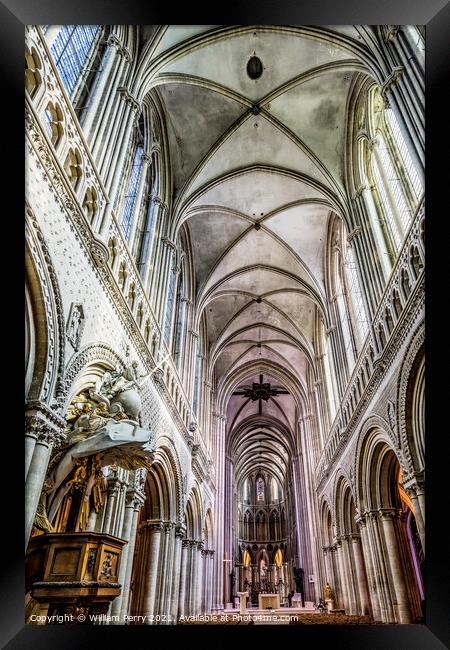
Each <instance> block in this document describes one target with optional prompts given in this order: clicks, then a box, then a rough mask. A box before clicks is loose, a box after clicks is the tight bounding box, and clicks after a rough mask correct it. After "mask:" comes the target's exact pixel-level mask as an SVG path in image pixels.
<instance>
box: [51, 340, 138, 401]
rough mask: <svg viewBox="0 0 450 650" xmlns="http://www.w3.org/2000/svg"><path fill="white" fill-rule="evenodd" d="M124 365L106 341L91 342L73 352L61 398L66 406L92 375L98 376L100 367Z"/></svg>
mask: <svg viewBox="0 0 450 650" xmlns="http://www.w3.org/2000/svg"><path fill="white" fill-rule="evenodd" d="M117 366H119V367H120V368H124V367H125V362H124V361H123V359H122V358H121V357H120V356H119V355H118V354H117V353H116V352H115V351H114V350H113V349H112V348H111V347H110V346H109V345H107V344H106V343H92V344H89V345H87V346H85V347H84V348H82V349H81V350H80V351H79V352H78V353H77V354H75V355H74V356H73V357H72V359H71V360H70V363H69V364H68V366H67V368H66V372H65V376H64V387H63V391H62V395H61V397H62V400H63V404H64V407H65V408H67V406H68V404H69V402H70V399H71V398H72V397H73V395H74V394H75V393H76V392H77V390H81V388H83V387H85V386H86V384H87V382H88V381H91V382H92V379H93V377H94V376H100V374H101V372H102V369H109V370H112V369H114V368H116V367H117Z"/></svg>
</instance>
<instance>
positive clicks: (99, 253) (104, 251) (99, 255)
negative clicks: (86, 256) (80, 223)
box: [89, 239, 109, 266]
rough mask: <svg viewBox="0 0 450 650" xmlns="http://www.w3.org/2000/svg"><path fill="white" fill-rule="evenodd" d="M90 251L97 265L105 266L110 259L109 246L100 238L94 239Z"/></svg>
mask: <svg viewBox="0 0 450 650" xmlns="http://www.w3.org/2000/svg"><path fill="white" fill-rule="evenodd" d="M89 251H90V253H91V255H92V259H93V260H94V262H95V265H96V266H105V265H106V264H107V263H108V261H109V248H108V246H107V244H105V243H104V242H103V241H101V240H100V239H93V240H92V241H91V242H90V244H89Z"/></svg>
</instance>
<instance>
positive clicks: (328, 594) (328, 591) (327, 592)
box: [323, 582, 335, 602]
mask: <svg viewBox="0 0 450 650" xmlns="http://www.w3.org/2000/svg"><path fill="white" fill-rule="evenodd" d="M323 595H324V597H325V602H327V600H331V601H333V602H334V600H335V596H334V591H333V590H332V588H331V587H330V585H329V584H328V582H327V584H326V585H325V588H324V590H323Z"/></svg>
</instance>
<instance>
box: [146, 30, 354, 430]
mask: <svg viewBox="0 0 450 650" xmlns="http://www.w3.org/2000/svg"><path fill="white" fill-rule="evenodd" d="M151 48H153V53H152V59H153V61H152V70H151V74H152V85H153V86H157V92H158V93H159V96H160V99H161V102H162V105H163V106H164V109H165V111H166V121H167V124H168V138H169V143H170V156H171V161H170V163H171V168H172V174H173V186H174V211H175V216H176V218H177V219H178V220H179V221H180V222H185V223H186V224H187V228H188V229H189V231H190V236H191V241H192V247H193V258H194V268H195V275H196V302H197V309H198V314H199V315H200V314H201V313H205V315H206V322H207V331H208V346H209V357H210V363H211V367H212V368H213V371H214V373H215V378H216V380H217V382H218V385H219V389H220V386H221V385H222V384H223V383H224V382H226V381H227V380H228V379H229V377H230V376H231V375H236V382H235V384H234V385H233V387H232V390H237V389H239V387H240V388H242V387H245V386H249V385H251V384H252V382H253V381H257V379H255V378H257V377H258V376H259V374H260V372H261V371H262V370H261V369H262V367H263V366H264V367H265V368H267V367H273V368H284V369H286V370H287V372H288V373H289V374H290V375H291V376H293V377H295V378H296V380H297V381H298V384H299V386H301V387H302V388H303V390H305V389H306V382H307V380H306V376H307V368H308V364H311V363H314V354H315V353H314V344H313V337H314V323H315V319H316V318H317V316H318V314H320V315H321V318H323V319H324V321H325V322H326V320H327V314H326V301H325V285H324V275H325V245H326V239H327V226H328V221H329V218H330V213H331V211H335V212H337V213H342V212H343V211H345V206H346V201H347V198H346V194H345V189H344V159H345V141H346V124H347V119H346V116H347V112H348V99H349V90H350V89H351V86H352V83H353V81H354V76H355V75H356V74H359V73H360V72H361V71H362V70H364V69H366V65H365V62H364V48H363V45H362V43H361V36H360V34H359V32H358V29H357V28H356V27H352V26H349V27H333V26H330V27H326V28H307V27H281V26H273V27H270V26H250V27H247V26H237V27H234V28H231V27H220V26H172V25H171V26H164V27H162V28H161V29H160V30H159V32H158V33H157V35H156V37H155V38H154V39H153V41H152V42H151ZM251 57H258V58H259V59H260V61H261V62H262V68H263V69H262V74H261V76H260V77H259V78H257V79H252V78H250V76H249V74H248V72H247V64H248V61H249V59H250V58H251ZM243 368H248V372H247V374H245V372H243V373H242V372H239V369H241V370H242V369H243ZM264 381H266V379H264ZM267 381H270V382H272V383H273V384H276V385H280V380H279V378H277V379H275V378H274V377H272V378H271V379H268V380H267ZM230 390H231V389H230ZM242 401H243V400H242V397H237V396H232V397H231V399H230V400H229V403H228V426H230V423H233V425H232V426H233V427H234V426H237V425H238V424H239V423H240V422H241V421H242V420H245V419H246V418H249V416H250V415H251V414H252V413H253V412H254V414H255V415H258V412H257V410H256V411H255V408H256V407H255V403H251V402H250V403H248V404H247V405H246V406H245V407H244V408H243V409H242V410H239V409H241V407H242ZM271 402H272V403H271ZM275 402H276V404H275ZM294 411H295V402H294V399H293V397H292V396H290V395H285V396H280V397H278V398H277V399H276V400H268V401H267V402H264V404H263V412H264V413H267V415H268V416H270V417H273V418H277V419H278V420H279V421H280V423H283V425H284V426H288V427H291V428H292V427H294V426H295V423H294Z"/></svg>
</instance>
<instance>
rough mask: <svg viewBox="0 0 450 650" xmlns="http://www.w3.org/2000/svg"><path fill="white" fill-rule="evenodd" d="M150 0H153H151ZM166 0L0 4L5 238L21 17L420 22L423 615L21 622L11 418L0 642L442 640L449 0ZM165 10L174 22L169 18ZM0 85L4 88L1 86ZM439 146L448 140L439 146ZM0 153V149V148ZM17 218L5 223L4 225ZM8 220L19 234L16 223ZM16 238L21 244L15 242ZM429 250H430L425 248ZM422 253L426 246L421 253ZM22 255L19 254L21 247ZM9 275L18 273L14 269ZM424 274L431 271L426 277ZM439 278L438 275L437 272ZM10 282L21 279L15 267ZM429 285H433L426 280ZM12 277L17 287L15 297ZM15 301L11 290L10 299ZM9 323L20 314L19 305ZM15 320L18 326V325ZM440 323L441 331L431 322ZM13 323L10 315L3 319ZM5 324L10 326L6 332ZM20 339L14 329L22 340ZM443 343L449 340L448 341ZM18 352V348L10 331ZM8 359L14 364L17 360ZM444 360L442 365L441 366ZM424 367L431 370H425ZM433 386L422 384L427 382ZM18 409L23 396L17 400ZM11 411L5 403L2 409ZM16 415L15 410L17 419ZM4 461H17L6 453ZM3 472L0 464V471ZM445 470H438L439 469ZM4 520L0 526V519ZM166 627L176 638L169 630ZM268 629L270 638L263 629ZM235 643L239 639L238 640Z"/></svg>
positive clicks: (448, 620)
mask: <svg viewBox="0 0 450 650" xmlns="http://www.w3.org/2000/svg"><path fill="white" fill-rule="evenodd" d="M155 4H158V6H154V5H155ZM167 4H168V3H153V2H140V1H139V0H127V2H116V3H115V4H113V3H112V1H111V0H96V1H95V3H93V2H92V0H77V1H76V2H75V0H71V1H69V0H40V1H39V2H38V1H37V0H3V3H1V4H0V34H1V38H0V52H1V62H2V63H1V67H2V71H3V79H4V84H6V85H4V95H3V97H4V103H5V104H6V107H7V114H6V122H4V129H3V133H4V136H5V138H6V139H7V137H9V140H10V141H9V143H8V144H5V142H3V146H4V147H7V149H4V150H3V153H4V155H3V159H4V161H5V160H6V161H7V169H6V175H4V177H3V178H4V180H5V179H6V180H7V185H8V191H6V190H5V197H6V196H9V198H10V199H11V205H10V208H9V212H6V213H5V214H6V215H9V218H8V224H11V228H9V225H8V229H7V230H6V231H4V232H5V234H6V235H7V236H8V240H7V241H8V248H9V247H10V244H9V238H10V237H11V238H15V239H14V241H13V242H12V244H11V245H12V246H13V249H14V251H15V250H16V249H15V246H16V244H17V250H18V251H20V250H23V248H21V246H23V240H22V237H23V229H22V224H23V222H22V220H21V217H20V216H19V215H21V214H22V210H23V203H22V196H23V170H24V155H23V147H22V142H23V140H22V138H23V106H24V101H23V99H24V91H23V48H24V25H27V24H72V23H75V24H77V23H78V24H79V23H96V24H161V23H164V24H165V23H168V22H172V23H175V24H205V23H207V22H208V23H210V22H215V23H218V24H254V23H257V24H309V25H312V24H316V25H320V24H330V25H331V24H418V25H425V26H426V86H427V99H426V101H427V104H426V106H427V109H426V134H427V135H426V138H427V139H426V142H427V156H426V190H427V211H428V215H431V218H429V219H428V223H429V227H428V232H427V277H428V279H427V312H426V313H427V317H426V318H427V320H426V328H427V337H426V350H427V357H428V358H427V368H428V370H427V375H428V377H427V391H426V394H427V414H426V421H427V437H426V454H427V459H426V462H427V483H426V487H427V492H426V507H427V513H428V522H427V531H426V540H427V567H426V594H427V608H426V624H425V625H379V626H377V625H374V626H342V627H337V626H336V627H334V626H323V627H322V626H302V627H299V626H292V627H289V626H279V627H276V628H274V627H272V628H270V629H269V628H268V627H264V628H262V627H260V628H259V629H256V628H255V627H252V626H242V627H239V628H237V627H236V626H234V627H229V628H220V629H219V628H214V627H204V628H199V627H195V628H194V627H192V628H186V627H185V628H183V629H180V628H177V627H152V628H147V627H144V626H142V627H138V626H136V627H123V626H120V627H117V626H96V627H93V628H87V627H86V628H83V627H80V626H78V627H68V626H25V625H24V620H23V619H24V552H23V507H22V503H23V498H22V499H21V497H23V491H22V492H21V490H23V488H22V486H21V478H20V477H21V472H22V458H23V439H22V438H21V431H20V429H21V425H20V424H18V423H16V424H15V425H14V427H13V429H14V430H13V431H12V429H11V427H10V426H8V427H7V429H6V430H5V432H4V436H5V437H4V440H5V439H7V441H8V444H7V447H5V448H4V454H2V456H3V458H4V463H3V464H2V465H3V467H4V466H5V465H6V464H10V463H12V462H13V463H14V471H13V477H12V479H10V481H14V489H13V490H12V489H11V488H10V485H11V483H10V482H8V479H5V481H4V482H3V495H4V500H3V501H4V508H3V509H2V518H3V517H4V519H3V522H4V525H3V526H2V530H3V532H2V535H4V536H5V541H6V546H7V550H5V551H4V552H3V553H2V560H1V565H2V569H3V572H2V580H1V582H0V589H1V593H2V598H1V600H0V603H1V607H0V630H1V637H0V641H1V642H2V647H5V648H22V647H23V648H27V649H29V648H32V649H33V650H38V649H40V648H46V649H48V648H80V647H84V646H85V647H91V645H94V644H95V645H97V644H99V643H101V644H108V646H111V645H112V646H113V647H114V646H115V645H119V644H120V645H124V647H131V644H134V647H142V646H143V645H144V643H145V644H148V643H153V642H154V641H155V634H156V635H157V637H160V634H162V635H163V636H162V639H163V641H164V642H166V643H168V644H170V643H173V642H175V636H176V637H177V639H180V640H181V641H182V643H183V644H184V643H185V644H187V645H188V646H189V645H190V644H191V643H193V642H194V640H197V639H198V641H199V643H201V644H205V643H206V642H212V643H216V642H217V640H219V641H222V639H223V640H225V641H226V642H227V644H229V643H230V641H231V642H233V639H232V638H230V635H232V636H233V637H234V636H235V635H236V636H238V635H239V636H238V638H239V642H240V643H242V642H243V643H246V644H248V643H252V642H256V641H252V640H254V639H255V635H256V633H257V632H258V633H259V634H260V635H262V633H263V634H264V636H261V638H262V642H263V643H265V645H266V646H268V644H269V643H271V642H275V643H277V646H279V645H280V643H281V644H283V645H284V644H286V645H287V644H289V645H290V644H295V647H299V646H302V647H308V648H310V647H317V646H318V645H322V644H324V645H325V644H326V645H327V647H328V648H333V649H334V648H345V649H346V650H351V649H353V648H354V649H355V650H356V649H358V650H360V649H362V648H363V649H364V650H371V649H372V648H383V649H385V650H392V649H395V650H414V649H415V648H417V649H420V650H424V649H427V650H434V649H436V650H440V649H441V648H445V647H450V602H449V601H450V598H449V592H450V572H449V561H448V557H449V549H448V543H447V540H446V539H445V537H443V532H442V529H441V527H440V521H442V522H445V523H446V522H447V520H448V517H447V507H446V506H447V504H446V496H447V494H448V488H447V477H446V465H447V463H448V458H449V454H448V453H446V451H447V450H448V438H449V435H448V432H447V430H446V418H445V415H446V413H445V409H446V398H447V392H448V391H447V390H446V385H448V382H445V381H442V382H441V381H439V380H438V379H437V378H436V376H435V374H437V372H438V370H439V368H440V367H441V365H442V364H443V363H444V364H445V359H443V356H442V355H443V354H444V353H445V351H446V347H445V345H444V346H442V345H441V342H445V341H446V337H445V331H444V327H445V325H446V324H445V321H444V320H443V319H442V318H441V315H440V310H439V304H440V299H441V294H440V293H439V294H437V297H436V298H435V299H434V300H432V294H433V291H434V290H435V288H437V290H438V291H439V292H441V290H442V289H444V290H445V278H446V277H448V273H447V274H446V273H445V271H444V272H443V269H441V268H440V264H441V261H442V260H445V250H443V252H441V253H440V252H439V243H441V244H443V245H446V244H447V242H448V241H449V239H448V238H446V237H445V235H443V234H441V233H443V230H442V228H443V227H444V225H445V223H444V222H448V220H449V218H448V216H447V215H448V207H447V205H446V202H444V196H445V195H446V193H445V189H446V187H448V185H449V178H448V164H443V165H442V166H440V165H439V163H438V162H437V155H438V152H439V151H440V150H441V149H442V147H443V138H444V136H445V135H446V131H448V128H446V119H448V118H447V115H446V113H448V109H447V104H446V103H445V102H444V101H443V98H444V95H445V94H446V92H448V81H446V79H445V77H446V74H445V73H446V72H448V67H449V61H450V56H449V41H450V6H449V4H448V3H447V0H427V1H426V2H424V1H423V0H365V1H362V0H344V1H341V2H335V0H321V1H320V2H316V1H311V0H310V1H309V2H295V3H294V2H289V0H259V2H258V3H253V2H249V1H245V2H240V3H238V4H236V5H231V4H230V5H228V4H225V3H223V4H222V5H217V6H213V7H210V8H209V11H208V14H207V15H205V13H204V12H202V11H201V10H200V9H198V8H195V7H194V6H193V5H192V4H189V3H184V4H183V5H182V6H181V7H177V8H175V5H174V7H173V8H172V16H169V15H168V14H169V11H168V7H167ZM170 19H172V20H170ZM5 89H6V90H5ZM4 119H5V118H4ZM447 150H448V149H447ZM5 152H7V155H6V153H5ZM13 178H15V179H16V180H17V184H18V190H17V191H15V192H12V191H10V186H9V180H10V179H11V180H12V179H13ZM14 225H16V226H17V228H16V229H15V228H14V227H13V226H14ZM15 230H17V232H15ZM21 240H22V243H21ZM433 249H434V250H433ZM430 251H432V254H430ZM19 255H20V253H19ZM17 275H19V274H17ZM430 278H431V280H430ZM440 278H442V279H443V280H444V281H443V282H440ZM19 280H20V277H19ZM434 287H435V288H434ZM21 291H22V289H21V287H20V286H18V287H17V293H18V295H22V294H21ZM19 301H20V299H19ZM17 316H18V323H19V322H20V319H21V314H20V308H19V309H17ZM20 327H21V325H20V324H18V325H17V331H18V332H20ZM439 328H441V330H440V329H439ZM11 329H12V330H13V329H14V325H11ZM12 335H13V333H12V332H11V336H12ZM22 340H23V339H22ZM447 347H448V346H447ZM16 350H20V339H19V342H18V345H17V347H16ZM16 365H17V364H16ZM446 367H447V368H448V365H446ZM430 368H431V369H432V370H431V371H430ZM430 384H431V388H430ZM14 385H15V386H16V387H17V391H15V392H16V393H17V395H20V385H21V379H20V377H19V376H18V378H17V382H16V383H15V384H14ZM14 408H15V413H16V415H17V414H19V413H20V412H21V409H22V406H21V404H20V399H19V398H18V404H17V406H15V407H14ZM8 410H9V409H8ZM16 419H20V418H18V417H16ZM10 459H15V460H14V461H12V460H10ZM5 471H6V470H5ZM447 473H448V470H447ZM5 522H6V524H7V525H6V524H5ZM174 635H175V636H174ZM270 637H273V638H272V639H270ZM236 641H237V639H236Z"/></svg>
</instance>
